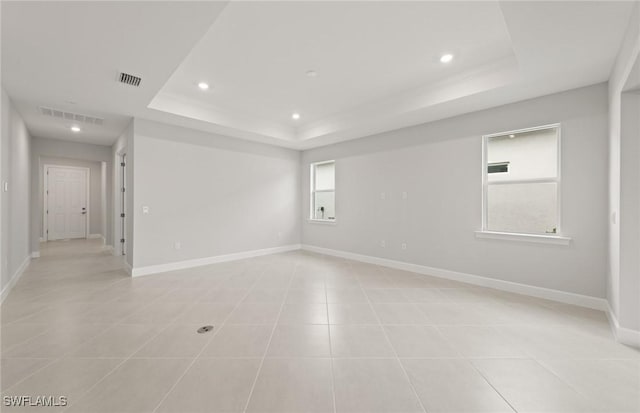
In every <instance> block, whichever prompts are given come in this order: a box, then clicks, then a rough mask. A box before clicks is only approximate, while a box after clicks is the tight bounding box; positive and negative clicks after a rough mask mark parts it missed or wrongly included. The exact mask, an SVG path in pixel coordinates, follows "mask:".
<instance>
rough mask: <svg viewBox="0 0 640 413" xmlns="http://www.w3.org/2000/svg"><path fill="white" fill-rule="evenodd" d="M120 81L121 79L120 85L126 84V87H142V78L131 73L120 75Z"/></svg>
mask: <svg viewBox="0 0 640 413" xmlns="http://www.w3.org/2000/svg"><path fill="white" fill-rule="evenodd" d="M119 79H120V83H124V84H126V85H130V86H135V87H138V86H140V82H142V78H140V77H138V76H134V75H130V74H129V73H124V72H121V73H120V77H119Z"/></svg>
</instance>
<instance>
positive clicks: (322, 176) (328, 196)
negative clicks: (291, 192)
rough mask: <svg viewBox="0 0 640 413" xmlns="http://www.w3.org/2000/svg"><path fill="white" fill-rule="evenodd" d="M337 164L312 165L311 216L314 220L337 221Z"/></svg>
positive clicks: (330, 162)
mask: <svg viewBox="0 0 640 413" xmlns="http://www.w3.org/2000/svg"><path fill="white" fill-rule="evenodd" d="M335 178H336V163H335V161H324V162H316V163H312V164H311V215H310V218H311V219H312V220H319V221H333V220H335V219H336V211H335V206H336V201H335V198H336V188H335V182H336V179H335Z"/></svg>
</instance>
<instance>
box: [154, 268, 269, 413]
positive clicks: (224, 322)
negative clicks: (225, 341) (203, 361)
mask: <svg viewBox="0 0 640 413" xmlns="http://www.w3.org/2000/svg"><path fill="white" fill-rule="evenodd" d="M245 271H246V268H244V269H243V272H245ZM263 275H264V272H263V273H262V274H261V275H260V277H258V278H256V280H255V281H254V282H253V283H252V284H251V286H250V287H249V288H248V289H247V292H246V294H245V295H243V296H242V298H241V299H240V300H238V302H237V303H236V305H235V306H234V307H233V310H231V311H230V312H229V314H227V316H226V317H225V318H224V320H223V321H222V323H220V326H219V328H218V329H216V330H215V331H214V333H213V334H212V335H211V337H210V338H209V340H207V342H206V343H205V344H204V345H203V346H202V348H201V349H200V351H199V352H198V354H196V356H195V357H193V360H191V363H190V364H189V365H188V366H187V368H186V369H185V370H184V371H183V372H182V374H181V375H180V377H178V379H177V380H176V381H175V383H173V385H172V386H171V388H169V390H167V392H166V393H165V395H164V396H163V397H162V398H161V399H160V401H159V402H158V404H157V405H156V407H155V408H154V409H153V410H152V412H156V411H157V410H158V409H159V408H160V406H162V403H164V401H165V400H166V399H167V397H169V394H171V392H172V391H173V390H174V389H175V388H176V386H177V385H178V383H180V382H181V381H182V379H183V378H184V376H186V375H187V373H188V372H189V370H191V368H192V367H193V365H194V364H195V363H196V361H198V359H199V358H200V356H201V355H202V353H203V352H204V351H205V349H206V348H207V347H208V346H209V345H210V344H211V342H212V341H213V339H214V338H215V337H216V336H217V335H218V334H220V331H221V330H222V328H223V327H224V326H225V325H226V323H227V321H228V320H229V318H230V317H231V315H232V314H233V312H234V311H236V309H237V308H238V307H239V306H240V304H242V302H243V301H244V300H245V299H246V298H247V297H248V296H249V294H250V293H251V291H253V288H254V287H255V285H256V283H257V282H258V281H260V279H261V278H262V277H263ZM231 278H233V277H231ZM214 288H215V287H213V288H211V289H210V290H213V289H214ZM195 305H197V303H196V304H194V305H193V307H195Z"/></svg>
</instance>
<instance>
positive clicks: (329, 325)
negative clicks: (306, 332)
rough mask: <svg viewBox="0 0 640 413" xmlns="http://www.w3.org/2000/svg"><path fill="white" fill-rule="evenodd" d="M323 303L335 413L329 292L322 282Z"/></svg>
mask: <svg viewBox="0 0 640 413" xmlns="http://www.w3.org/2000/svg"><path fill="white" fill-rule="evenodd" d="M324 301H325V303H324V305H325V309H326V311H327V331H328V338H329V363H330V367H331V396H332V398H333V413H336V412H337V411H338V410H337V409H338V406H337V404H336V375H335V371H334V366H333V348H332V343H331V320H330V319H329V294H328V293H327V284H326V282H324Z"/></svg>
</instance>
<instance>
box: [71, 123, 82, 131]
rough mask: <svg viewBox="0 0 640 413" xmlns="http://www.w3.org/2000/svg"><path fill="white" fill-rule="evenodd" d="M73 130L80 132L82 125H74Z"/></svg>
mask: <svg viewBox="0 0 640 413" xmlns="http://www.w3.org/2000/svg"><path fill="white" fill-rule="evenodd" d="M71 132H75V133H78V132H80V126H76V125H73V126H72V127H71Z"/></svg>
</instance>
